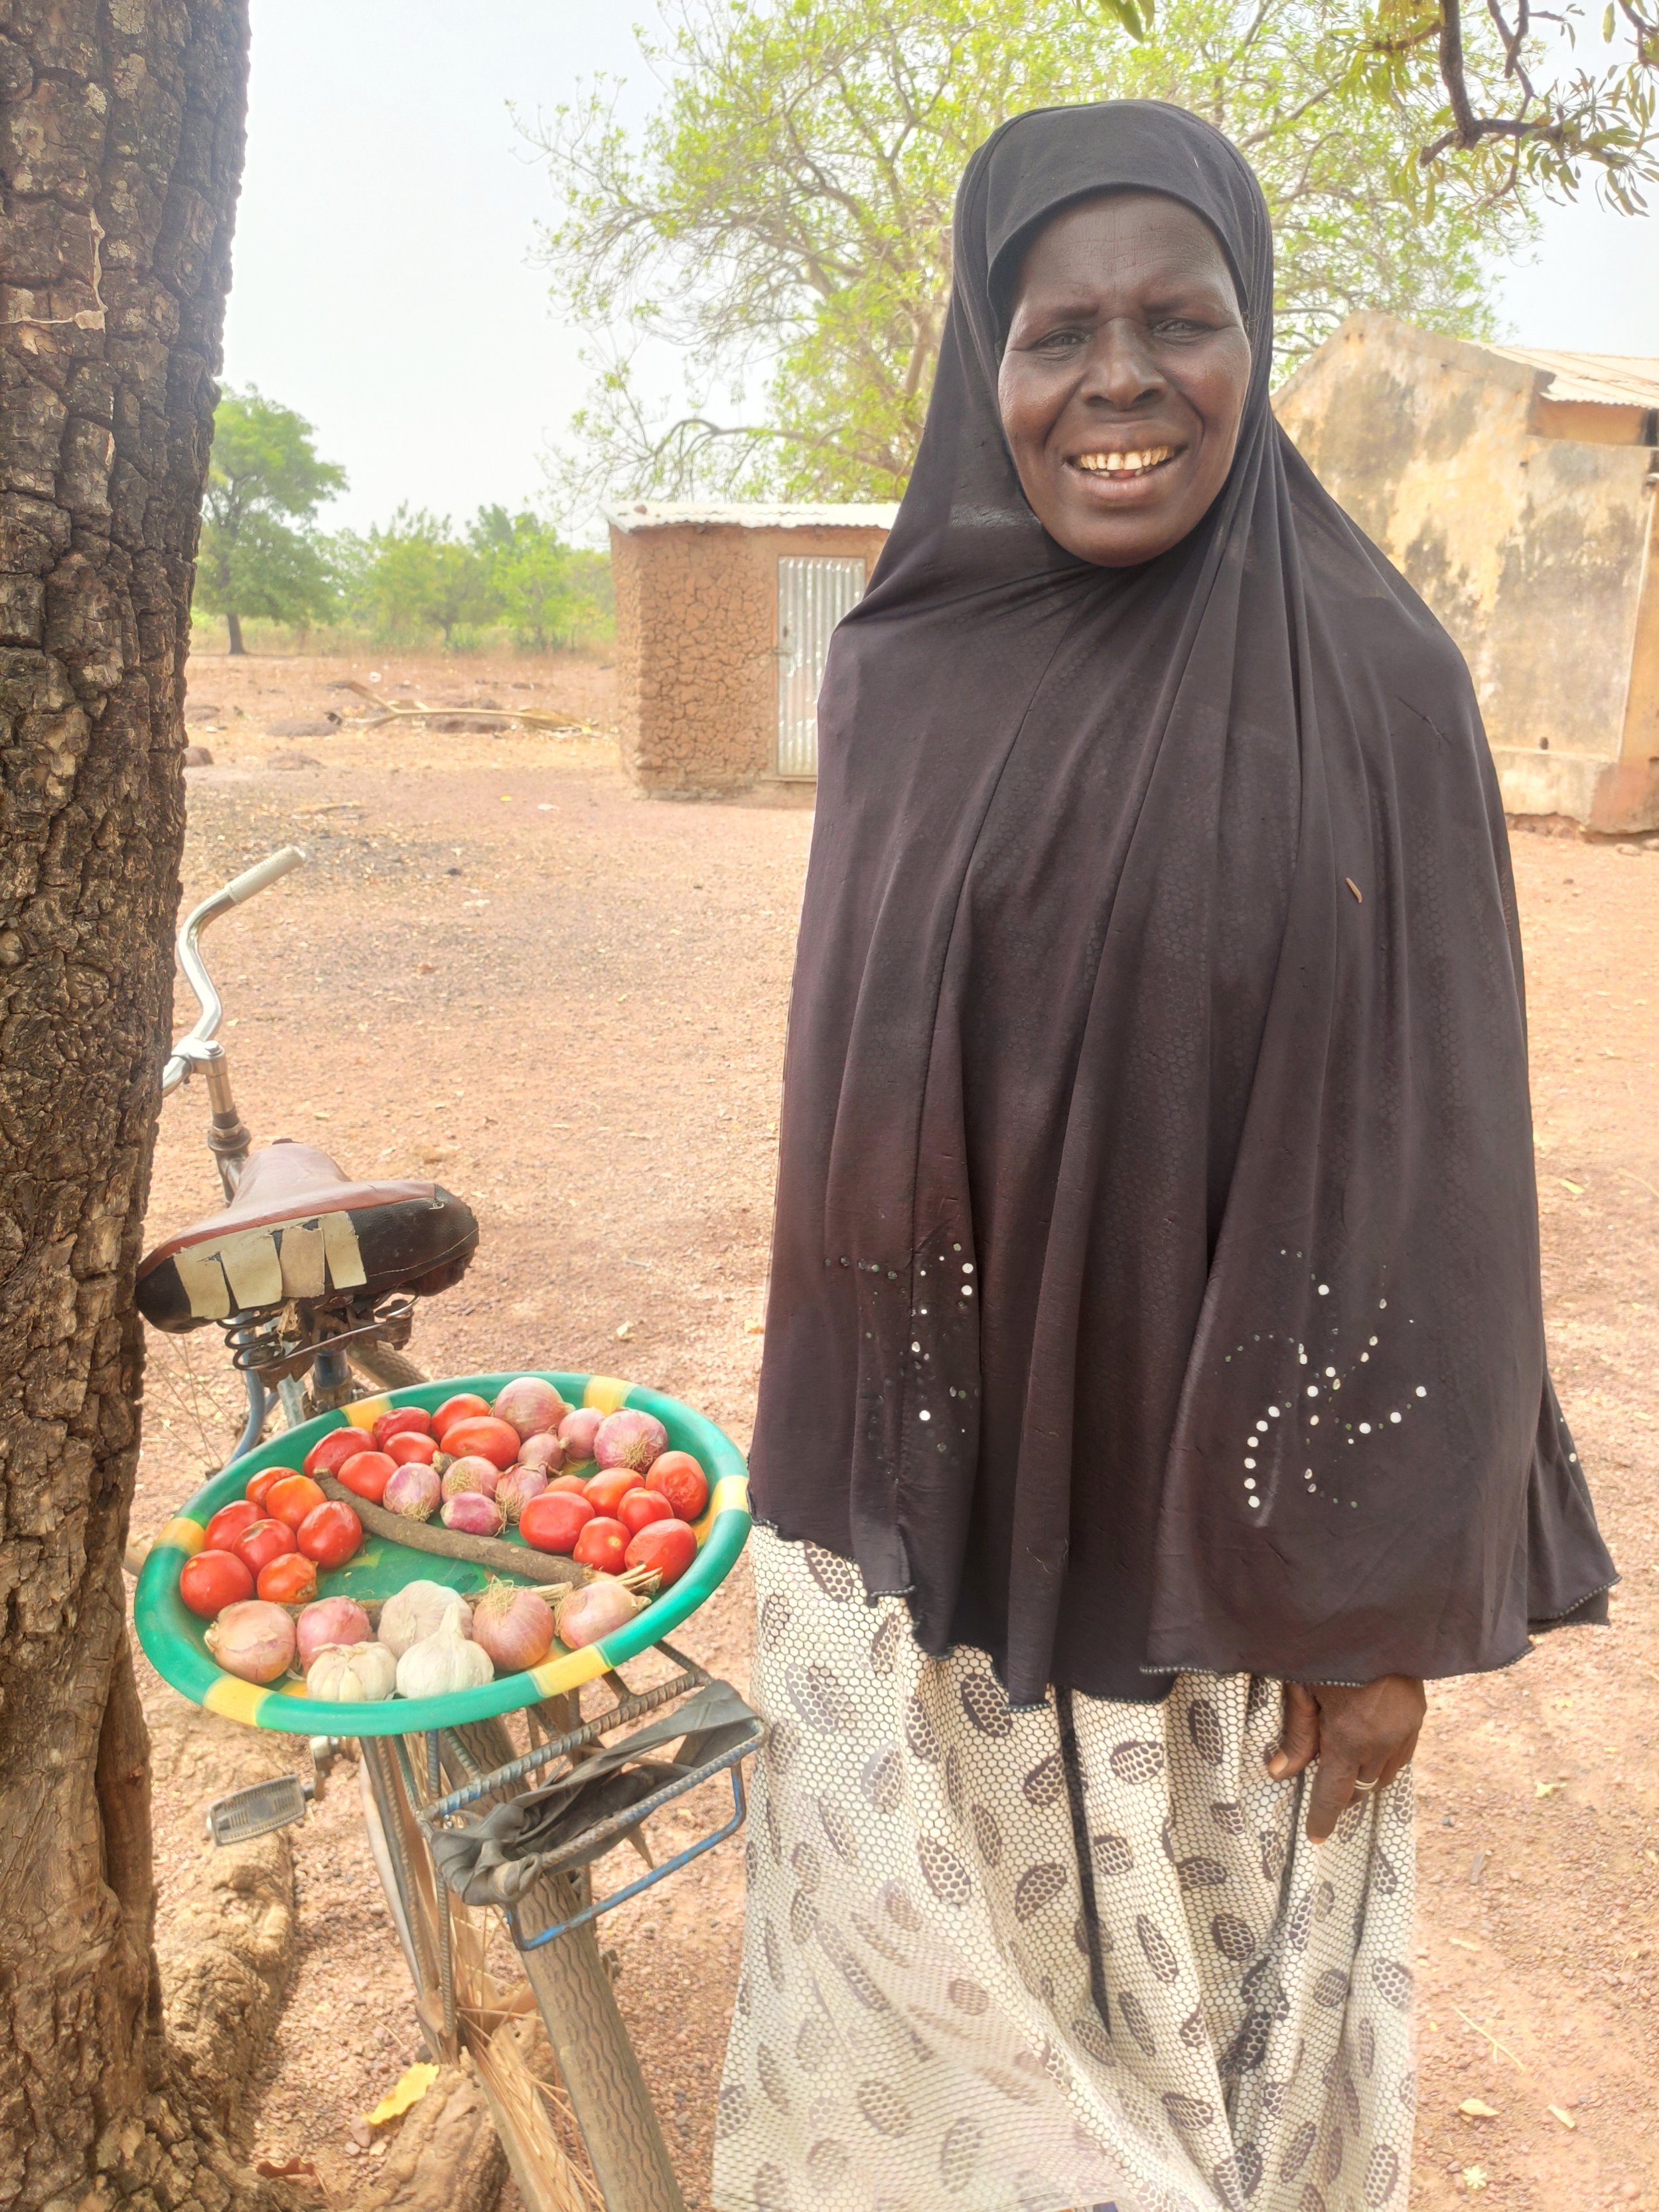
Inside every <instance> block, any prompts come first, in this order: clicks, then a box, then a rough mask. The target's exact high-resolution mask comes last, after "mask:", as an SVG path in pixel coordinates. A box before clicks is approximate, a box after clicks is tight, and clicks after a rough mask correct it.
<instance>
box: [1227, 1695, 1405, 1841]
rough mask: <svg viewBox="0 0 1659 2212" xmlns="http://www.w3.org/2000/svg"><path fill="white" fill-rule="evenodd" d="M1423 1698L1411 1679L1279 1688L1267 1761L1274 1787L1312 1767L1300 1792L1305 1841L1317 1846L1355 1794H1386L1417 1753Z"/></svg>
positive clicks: (1334, 1824) (1350, 1803)
mask: <svg viewBox="0 0 1659 2212" xmlns="http://www.w3.org/2000/svg"><path fill="white" fill-rule="evenodd" d="M1427 1711H1428V1699H1426V1698H1425V1696H1424V1694H1423V1685H1422V1683H1421V1682H1419V1680H1418V1679H1417V1677H1416V1675H1414V1674H1383V1675H1381V1676H1380V1677H1379V1678H1378V1679H1377V1680H1376V1681H1375V1682H1367V1683H1365V1684H1364V1686H1363V1687H1362V1688H1359V1689H1351V1688H1342V1687H1340V1686H1338V1685H1337V1684H1336V1683H1334V1682H1286V1683H1285V1725H1284V1728H1283V1729H1282V1731H1281V1732H1280V1735H1279V1746H1278V1748H1277V1749H1276V1750H1275V1751H1273V1752H1271V1753H1269V1754H1268V1758H1267V1771H1268V1773H1269V1774H1271V1775H1272V1777H1273V1780H1274V1781H1275V1782H1286V1781H1288V1780H1289V1779H1290V1778H1291V1776H1292V1775H1296V1774H1300V1773H1301V1772H1302V1771H1303V1769H1304V1767H1305V1766H1306V1765H1309V1763H1310V1761H1311V1760H1313V1759H1317V1760H1318V1761H1319V1771H1318V1772H1317V1773H1316V1775H1315V1776H1314V1782H1313V1788H1312V1790H1310V1792H1309V1794H1308V1840H1309V1842H1310V1843H1313V1844H1322V1843H1323V1842H1324V1840H1325V1838H1326V1837H1327V1836H1328V1835H1329V1834H1330V1832H1331V1830H1332V1829H1333V1828H1334V1826H1336V1824H1337V1821H1338V1820H1340V1817H1341V1815H1342V1814H1344V1813H1345V1812H1346V1810H1347V1808H1348V1807H1349V1806H1350V1805H1352V1802H1353V1801H1354V1799H1355V1797H1356V1796H1369V1795H1370V1792H1371V1791H1372V1790H1386V1789H1387V1788H1388V1786H1389V1783H1391V1782H1392V1781H1393V1780H1394V1778H1395V1775H1396V1774H1398V1773H1399V1771H1400V1770H1401V1767H1402V1766H1405V1765H1407V1764H1408V1763H1409V1761H1410V1759H1411V1755H1412V1753H1413V1752H1414V1751H1415V1750H1416V1748H1417V1738H1418V1733H1419V1730H1420V1729H1421V1728H1422V1726H1423V1716H1424V1715H1425V1713H1426V1712H1427Z"/></svg>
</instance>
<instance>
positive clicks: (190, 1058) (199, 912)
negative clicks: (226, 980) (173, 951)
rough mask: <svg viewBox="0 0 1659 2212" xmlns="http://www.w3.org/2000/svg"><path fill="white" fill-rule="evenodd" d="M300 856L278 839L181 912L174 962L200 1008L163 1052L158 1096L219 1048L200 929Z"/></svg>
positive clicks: (219, 1009) (215, 1003) (217, 1016)
mask: <svg viewBox="0 0 1659 2212" xmlns="http://www.w3.org/2000/svg"><path fill="white" fill-rule="evenodd" d="M305 859H306V856H305V854H303V853H302V852H301V849H300V848H299V847H298V846H297V845H284V846H283V848H282V850H281V851H280V852H278V853H272V854H270V856H269V857H268V858H267V859H265V860H259V861H257V862H256V863H255V864H254V866H252V867H251V868H245V869H244V870H243V872H242V873H241V874H240V876H237V877H235V878H234V879H233V880H232V881H231V882H230V883H228V884H225V886H224V887H223V889H222V890H216V891H215V892H214V893H213V894H212V896H210V897H208V898H204V900H203V901H202V902H201V904H200V905H199V906H198V907H195V908H192V909H191V912H190V914H189V915H186V916H185V926H184V927H183V928H182V929H181V930H180V931H179V971H180V973H181V974H182V975H183V976H184V979H185V982H186V983H188V984H189V986H190V987H191V991H192V992H193V993H194V994H195V997H196V1000H197V1004H198V1005H199V1006H200V1007H201V1009H202V1011H201V1013H200V1015H199V1017H198V1018H197V1021H196V1024H195V1025H194V1027H193V1028H192V1029H191V1030H190V1031H189V1032H188V1034H187V1035H185V1036H181V1037H180V1038H179V1042H178V1043H177V1044H175V1045H174V1046H173V1050H172V1051H171V1052H170V1053H169V1054H168V1055H167V1062H166V1064H165V1066H163V1067H162V1070H161V1093H162V1096H163V1097H166V1095H167V1092H169V1091H176V1090H177V1089H178V1088H179V1085H180V1084H181V1083H182V1082H184V1081H185V1078H186V1077H187V1076H188V1075H189V1073H190V1072H191V1069H192V1068H193V1067H201V1066H205V1065H206V1064H207V1062H208V1061H210V1060H216V1059H218V1058H219V1056H220V1054H221V1051H222V1048H221V1047H220V1046H219V1045H217V1044H216V1043H215V1042H214V1039H215V1037H216V1036H217V1035H218V1030H219V1024H220V1022H221V1021H222V1019H223V1018H224V1011H225V1010H224V1007H223V1006H222V1004H221V1002H220V999H219V994H218V992H217V991H216V989H215V987H214V983H213V978H212V977H211V976H210V975H209V974H208V971H207V967H206V964H205V963H204V961H203V958H202V955H201V951H200V949H199V939H200V938H201V934H202V932H203V931H204V929H205V928H206V927H207V926H208V924H209V923H210V921H217V920H218V918H219V916H220V915H222V914H228V913H229V911H230V909H231V908H232V907H234V906H240V905H241V903H242V902H243V901H244V900H245V899H251V898H252V897H253V896H254V895H255V893H256V892H258V891H262V890H264V889H265V888H266V886H267V885H268V884H274V883H276V882H278V881H280V879H281V878H283V876H286V875H288V874H289V873H290V872H291V871H292V870H294V869H295V868H299V867H303V866H304V865H305Z"/></svg>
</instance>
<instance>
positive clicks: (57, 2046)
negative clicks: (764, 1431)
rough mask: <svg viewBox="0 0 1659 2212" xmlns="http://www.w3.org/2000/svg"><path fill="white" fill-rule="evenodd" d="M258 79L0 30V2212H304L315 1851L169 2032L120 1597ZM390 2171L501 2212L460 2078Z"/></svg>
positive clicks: (229, 1755) (169, 12) (230, 1)
mask: <svg viewBox="0 0 1659 2212" xmlns="http://www.w3.org/2000/svg"><path fill="white" fill-rule="evenodd" d="M247 44H248V24H247V9H246V0H0V2208H4V2212H11V2208H14V2207H15V2208H18V2212H101V2208H105V2207H111V2206H113V2205H114V2204H116V2203H123V2204H125V2205H128V2206H130V2207H131V2208H132V2212H225V2209H226V2208H231V2207H234V2208H237V2212H278V2208H288V2207H290V2206H291V2205H292V2203H293V2201H294V2200H293V2198H292V2197H291V2194H290V2192H289V2191H287V2190H286V2189H285V2188H284V2187H283V2186H282V2185H280V2184H276V2185H273V2184H270V2183H269V2182H263V2181H261V2180H259V2179H258V2177H257V2176H255V2175H253V2174H251V2173H249V2172H246V2171H245V2170H244V2169H243V2167H242V2166H241V2165H240V2163H239V2160H238V2154H239V2153H240V2151H241V2150H242V2149H243V2148H246V2144H245V2141H244V2130H245V2122H244V2121H243V2119H242V2118H241V2116H240V2114H239V2112H238V2111H237V2109H236V2107H237V2104H238V2092H239V2090H240V2086H241V2083H242V2082H243V2081H245V2080H246V2071H247V2068H248V2066H249V2065H250V2064H251V2063H252V2061H253V2060H254V2059H255V2058H257V2057H258V2054H259V2052H260V2051H261V2049H262V2047H263V2045H264V2042H265V2041H266V2040H267V2039H268V2036H269V2031H270V2026H271V2025H272V2023H273V2022H274V2021H275V2019H276V2013H277V2009H278V2008H279V2007H280V2005H281V2003H282V2001H283V1996H284V1994H285V1992H286V1986H287V1980H288V1974H289V1960H290V1950H291V1936H292V1932H293V1923H294V1894H293V1879H292V1865H291V1860H290V1855H289V1844H288V1841H287V1839H286V1838H284V1837H282V1836H276V1837H270V1838H264V1840H263V1841H262V1842H260V1843H258V1844H252V1845H248V1846H245V1847H243V1849H242V1850H240V1851H235V1852H226V1853H223V1854H221V1855H219V1856H217V1857H208V1856H207V1855H205V1854H204V1863H203V1865H202V1867H201V1869H199V1873H198V1879H197V1886H196V1888H195V1891H194V1893H193V1894H192V1896H191V1901H190V1904H189V1905H188V1907H187V1908H186V1909H185V1911H184V1912H183V1913H182V1914H181V1915H180V1916H179V1919H178V1922H177V1923H176V1924H175V1925H173V1927H172V1928H171V1929H169V1930H168V1931H167V1934H168V1939H169V1940H168V1942H167V1960H166V1963H167V1976H168V1984H169V1986H168V1991H167V1996H168V2002H167V2008H166V2009H165V2011H164V2009H163V2005H162V2001H161V1999H162V1992H161V1973H160V1971H159V1970H158V1965H157V1958H156V1951H155V1940H154V1938H155V1929H154V1921H155V1886H154V1881H153V1878H152V1871H151V1863H150V1821H149V1790H150V1742H149V1735H148V1734H147V1731H146V1729H145V1724H144V1717H143V1711H142V1710H141V1708H140V1705H139V1700H138V1695H137V1687H136V1685H135V1681H134V1676H133V1668H132V1661H131V1649H130V1646H129V1644H128V1641H127V1628H126V1620H125V1591H124V1588H123V1583H122V1577H121V1559H122V1553H123V1550H124V1547H125V1541H126V1535H127V1517H128V1512H129V1509H130V1506H131V1497H132V1485H133V1475H134V1469H135V1464H136V1460H137V1443H138V1401H139V1390H140V1386H141V1383H142V1379H143V1342H142V1338H141V1334H140V1328H139V1323H138V1321H137V1316H136V1314H135V1312H134V1309H133V1304H132V1286H133V1274H134V1269H135V1265H136V1262H137V1256H138V1250H139V1238H140V1234H141V1230H142V1225H143V1212H144V1206H145V1201H146V1198H147V1196H148V1186H149V1166H150V1152H151V1146H152V1141H153V1137H154V1133H155V1119H156V1110H157V1107H158V1103H159V1076H160V1072H161V1058H162V1054H163V1053H164V1051H165V1049H166V1045H167V1036H168V1034H169V1028H170V1021H171V1014H172V957H171V952H172V935H173V924H174V920H175V916H176V913H177V908H178V901H179V856H180V853H181V850H182V847H183V842H184V827H185V823H184V781H183V775H182V761H181V754H182V750H183V745H184V732H183V726H182V719H181V709H182V704H183V701H182V692H183V678H184V659H185V647H186V643H187V630H188V622H189V607H190V590H191V578H192V564H193V562H194V558H195V553H196V544H197V527H198V520H199V513H200V507H201V499H202V491H203V486H204V480H205V477H206V471H207V459H208V449H209V444H210V438H211V433H212V417H213V407H214V404H215V401H216V397H217V394H216V387H215V385H214V382H213V377H214V373H215V371H216V369H217V367H218V364H219V343H220V331H221V326H222V319H223V312H224V302H225V295H226V292H227V290H228V286H229V282H230V239H231V226H232V218H233V215H234V208H235V202H236V194H237V189H238V185H239V182H240V173H241V164H242V133H243V118H244V113H245V109H246V76H247ZM291 1750H292V1747H291V1746H290V1745H287V1744H284V1743H283V1742H282V1741H281V1740H279V1739H270V1738H265V1739H263V1740H261V1739H259V1738H258V1736H257V1735H252V1733H251V1732H250V1731H247V1730H242V1729H227V1728H226V1727H225V1726H224V1725H223V1724H222V1723H215V1722H211V1721H209V1720H208V1719H207V1718H206V1717H204V1716H194V1717H189V1716H188V1715H187V1713H186V1710H185V1708H183V1707H180V1708H179V1709H178V1711H176V1712H174V1711H168V1712H167V1714H166V1715H165V1716H164V1717H163V1721H162V1728H161V1739H160V1741H158V1744H157V1751H158V1753H159V1754H160V1755H161V1762H162V1767H161V1771H162V1772H163V1773H164V1775H165V1776H166V1777H167V1781H168V1783H169V1784H170V1785H171V1786H173V1787H182V1788H185V1789H186V1790H190V1791H191V1793H192V1794H194V1795H196V1796H197V1798H198V1801H199V1800H204V1799H205V1798H206V1797H208V1796H213V1795H216V1794H217V1792H218V1790H223V1789H224V1788H227V1787H229V1786H231V1785H232V1784H234V1782H236V1781H240V1780H243V1779H246V1778H250V1775H251V1773H252V1772H257V1771H260V1769H261V1768H262V1767H264V1768H266V1769H269V1767H270V1765H271V1764H272V1763H273V1760H274V1762H275V1764H276V1765H289V1764H291V1759H290V1757H289V1756H288V1755H286V1754H289V1753H291ZM439 2092H441V2093H439ZM398 2151H399V2155H398V2159H397V2160H392V2159H388V2160H386V2168H387V2169H390V2168H392V2167H393V2166H394V2165H395V2166H396V2167H397V2168H398V2172H397V2174H396V2176H395V2177H394V2176H393V2175H392V2173H391V2172H386V2171H385V2170H383V2172H382V2175H381V2177H380V2179H378V2180H377V2181H376V2182H375V2183H374V2184H373V2185H371V2186H370V2187H369V2188H368V2190H367V2191H366V2192H365V2196H364V2199H363V2203H364V2206H365V2212H392V2208H393V2207H413V2206H416V2205H418V2204H419V2203H422V2201H425V2202H427V2203H433V2202H435V2201H442V2202H445V2203H448V2204H451V2205H453V2208H454V2212H480V2208H482V2207H483V2206H484V2205H485V2204H487V2203H489V2202H490V2201H492V2200H493V2197H494V2195H495V2191H496V2188H497V2187H498V2185H499V2182H500V2178H501V2172H502V2170H503V2169H502V2162H501V2154H500V2151H499V2148H498V2147H497V2146H496V2144H495V2139H494V2136H493V2133H492V2132H491V2131H490V2130H489V2125H488V2121H487V2118H486V2116H485V2113H484V2110H483V2100H482V2097H481V2094H480V2093H479V2091H478V2089H477V2084H476V2082H475V2081H472V2080H471V2078H470V2077H468V2076H465V2075H460V2074H457V2073H453V2072H451V2073H448V2074H447V2075H445V2076H444V2077H443V2078H442V2080H441V2081H440V2083H439V2085H438V2090H437V2091H435V2092H434V2093H431V2094H430V2095H429V2096H428V2099H427V2100H423V2103H422V2106H418V2107H417V2108H416V2112H415V2113H414V2114H411V2116H410V2119H409V2120H408V2121H406V2122H405V2123H404V2127H403V2129H402V2130H401V2135H400V2140H399V2145H398ZM405 2169H406V2171H405ZM423 2179H429V2180H431V2181H432V2183H433V2185H434V2186H435V2189H436V2190H437V2191H439V2192H440V2196H439V2198H438V2199H434V2198H432V2197H426V2198H425V2199H424V2200H423V2199H422V2188H421V2183H422V2180H423Z"/></svg>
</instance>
